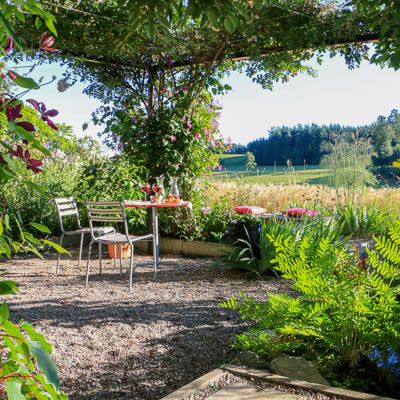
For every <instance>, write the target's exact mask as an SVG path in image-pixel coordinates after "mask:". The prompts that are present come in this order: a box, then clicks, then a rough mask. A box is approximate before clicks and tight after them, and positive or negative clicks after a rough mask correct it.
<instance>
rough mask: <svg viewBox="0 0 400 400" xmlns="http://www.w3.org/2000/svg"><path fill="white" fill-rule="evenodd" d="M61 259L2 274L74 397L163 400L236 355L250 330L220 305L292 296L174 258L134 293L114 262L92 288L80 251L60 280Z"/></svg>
mask: <svg viewBox="0 0 400 400" xmlns="http://www.w3.org/2000/svg"><path fill="white" fill-rule="evenodd" d="M63 259H64V260H65V259H66V257H65V256H63ZM55 260H56V256H55V254H48V255H47V256H46V260H40V259H37V258H25V259H23V258H20V259H13V260H11V261H1V262H0V269H8V270H9V272H10V274H9V276H8V278H10V279H13V280H15V281H16V282H17V283H18V286H19V289H20V291H21V293H20V294H18V295H16V296H8V297H7V302H8V304H9V307H10V312H11V314H10V315H11V319H12V320H13V321H14V322H18V321H19V320H20V318H24V319H25V320H27V321H29V322H31V323H33V324H34V326H35V327H36V329H37V330H38V331H39V332H41V333H43V334H44V335H45V336H46V338H47V339H48V340H49V341H50V342H51V344H52V345H53V358H54V360H55V361H56V363H57V365H58V367H59V372H60V377H61V384H62V389H63V390H64V391H65V392H67V393H68V395H69V396H70V399H73V400H74V399H76V400H77V399H144V400H148V399H149V400H156V399H160V398H161V397H163V396H165V395H167V394H168V393H170V392H173V391H175V390H176V389H177V388H179V387H181V386H183V385H185V384H187V383H188V382H190V381H192V380H194V379H196V378H198V377H199V376H201V375H203V374H205V373H206V372H208V371H210V370H212V369H213V368H215V367H216V366H218V365H219V364H220V363H222V362H226V361H229V360H230V359H232V358H233V352H232V350H231V348H230V344H231V340H232V337H233V335H234V334H235V333H236V332H238V331H239V330H242V329H244V327H245V324H244V322H243V321H241V320H240V319H239V318H238V316H237V315H236V314H234V313H232V312H231V311H229V310H226V309H224V308H222V307H220V306H219V305H218V304H219V303H220V302H222V301H224V300H226V299H228V298H230V297H231V296H232V295H235V296H238V295H239V292H240V291H243V292H244V293H247V294H251V295H253V296H255V297H257V298H265V291H266V290H268V291H271V292H285V291H286V292H287V291H289V287H288V284H287V282H284V281H276V280H275V281H260V280H258V281H254V280H248V279H245V278H244V276H243V274H240V273H237V272H236V273H232V272H231V271H229V272H227V270H225V269H217V270H214V271H212V272H210V271H209V267H210V265H211V264H212V262H213V260H211V259H204V258H203V259H201V258H198V259H193V258H192V259H190V258H181V259H179V260H178V259H176V258H172V257H169V258H168V257H167V258H166V257H163V260H168V261H170V264H168V265H167V264H166V265H164V266H163V267H162V269H161V270H160V272H159V274H158V282H156V283H155V282H153V281H152V270H151V267H145V268H142V269H138V270H137V276H136V278H135V279H134V284H133V290H132V292H131V293H130V292H129V291H128V280H127V274H126V273H125V274H124V277H123V280H121V279H120V277H119V272H118V271H115V270H114V266H113V264H112V263H111V262H110V261H108V262H107V263H106V264H105V265H104V268H103V271H104V272H103V275H102V276H99V275H98V274H97V261H93V263H92V270H93V271H94V272H95V271H96V272H95V274H94V275H93V276H91V279H90V285H89V288H88V290H85V288H84V271H85V264H86V263H85V262H84V263H83V265H81V266H80V267H78V266H77V256H76V253H74V254H73V258H72V259H69V260H67V261H63V264H64V267H65V268H64V274H63V275H62V276H58V277H57V276H55V273H54V272H55V266H56V261H55ZM148 260H149V259H148V258H147V257H144V256H142V257H139V258H138V259H137V260H136V262H138V263H139V262H146V261H148ZM178 261H179V262H180V263H181V264H182V265H183V273H179V268H178V265H177V264H178Z"/></svg>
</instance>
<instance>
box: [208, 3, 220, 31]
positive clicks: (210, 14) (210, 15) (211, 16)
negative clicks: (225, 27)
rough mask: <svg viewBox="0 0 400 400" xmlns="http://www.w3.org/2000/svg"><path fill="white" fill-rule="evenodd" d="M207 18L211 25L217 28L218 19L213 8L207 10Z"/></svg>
mask: <svg viewBox="0 0 400 400" xmlns="http://www.w3.org/2000/svg"><path fill="white" fill-rule="evenodd" d="M206 13H207V17H208V19H209V20H210V21H211V23H212V24H213V25H214V26H215V27H216V28H217V27H218V18H217V14H216V13H215V10H214V9H213V8H210V7H209V8H207V10H206Z"/></svg>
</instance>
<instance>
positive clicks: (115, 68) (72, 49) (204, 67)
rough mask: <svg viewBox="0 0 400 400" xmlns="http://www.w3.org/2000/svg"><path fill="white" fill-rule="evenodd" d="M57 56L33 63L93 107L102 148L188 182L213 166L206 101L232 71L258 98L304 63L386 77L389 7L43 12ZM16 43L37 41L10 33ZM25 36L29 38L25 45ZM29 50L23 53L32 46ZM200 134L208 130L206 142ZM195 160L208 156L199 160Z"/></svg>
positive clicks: (114, 6)
mask: <svg viewBox="0 0 400 400" xmlns="http://www.w3.org/2000/svg"><path fill="white" fill-rule="evenodd" d="M42 4H43V6H44V7H45V8H46V9H47V11H49V12H51V13H52V14H53V15H54V16H55V17H56V19H57V24H56V26H57V31H58V38H57V42H56V44H57V48H59V49H60V51H59V52H58V53H46V54H39V55H38V53H37V52H35V51H33V52H32V53H31V54H32V56H34V57H38V56H40V57H41V58H46V59H48V60H50V61H58V62H61V63H63V64H65V65H66V66H67V67H68V73H67V77H66V79H67V80H68V79H69V80H71V79H72V80H73V79H80V80H82V81H83V82H85V84H86V88H85V92H86V93H87V94H88V95H89V96H92V97H96V98H97V99H100V100H102V101H103V102H104V107H101V108H100V109H99V110H98V112H97V114H96V116H95V117H94V121H95V122H96V123H100V122H101V123H104V126H105V129H104V132H103V133H104V135H105V138H106V140H107V141H108V143H109V144H110V145H112V146H114V147H116V148H119V149H120V150H121V151H124V152H126V153H127V154H129V155H130V156H131V157H132V158H134V159H135V162H136V163H138V164H140V163H142V164H143V167H144V171H146V173H147V174H150V175H153V176H154V175H157V174H160V173H161V172H165V173H168V174H178V175H180V176H182V177H184V178H185V179H186V181H187V182H188V183H189V182H192V181H193V179H194V178H196V177H198V176H199V175H201V174H203V173H204V172H205V171H206V170H207V169H208V166H209V165H211V166H213V165H215V158H213V157H212V155H211V154H212V153H210V152H209V151H208V148H209V147H212V146H213V147H214V149H218V148H221V146H222V144H221V142H220V141H218V140H216V138H215V134H216V132H217V126H216V122H215V117H216V116H217V114H218V109H217V107H216V106H215V104H213V103H212V99H211V95H212V94H214V95H215V94H220V93H223V92H225V91H226V90H229V87H228V86H226V85H225V86H224V85H222V84H221V78H222V77H223V76H224V75H225V74H228V73H229V72H230V71H232V70H240V71H242V72H243V73H245V74H246V75H248V76H249V77H250V78H252V79H253V80H254V81H256V82H258V83H260V84H261V85H262V86H263V87H265V88H272V86H273V84H274V82H275V81H279V80H283V81H287V80H289V79H290V78H292V77H294V76H295V75H297V74H298V73H299V72H307V73H310V74H313V73H314V72H313V71H312V70H311V69H310V68H309V67H307V66H306V62H307V60H309V59H310V58H311V57H312V56H316V57H318V58H319V59H321V57H322V55H323V54H324V53H326V52H328V53H330V54H331V55H334V54H337V53H340V54H341V55H343V56H344V57H345V60H346V63H347V64H348V65H349V67H350V68H353V67H355V66H357V64H358V63H359V62H360V60H361V59H362V58H363V57H367V49H368V48H367V46H366V43H367V42H374V46H375V49H376V51H375V54H374V56H373V61H375V62H379V63H387V64H389V65H391V66H394V67H396V68H397V67H398V65H399V64H400V60H399V51H398V48H399V40H398V32H397V30H396V29H397V26H398V22H397V18H398V17H397V16H396V13H395V9H396V8H395V7H393V4H392V2H380V1H375V0H373V1H372V0H371V1H367V0H365V1H355V0H354V1H352V2H350V3H347V4H344V2H326V1H313V0H281V1H274V0H269V1H266V0H248V1H244V0H222V1H213V0H188V1H178V0H161V1H160V0H150V1H144V0H143V1H140V0H126V1H124V0H119V1H117V0H104V1H102V2H99V1H93V0H80V1H78V0H49V1H43V2H42ZM17 32H18V33H19V34H20V35H21V36H25V37H26V36H28V37H30V38H32V40H33V41H32V43H34V42H35V39H38V38H35V35H37V33H36V32H35V31H34V30H32V31H31V32H28V31H27V30H26V24H24V26H21V27H19V28H18V27H17ZM27 33H29V35H27ZM32 47H35V46H34V45H32ZM210 127H212V129H211V130H210ZM206 154H208V155H207V156H206Z"/></svg>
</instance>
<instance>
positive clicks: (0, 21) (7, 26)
mask: <svg viewBox="0 0 400 400" xmlns="http://www.w3.org/2000/svg"><path fill="white" fill-rule="evenodd" d="M0 25H3V26H4V28H5V30H6V31H7V33H8V34H9V35H10V36H11V37H12V39H13V41H14V43H15V44H16V45H17V46H18V47H19V48H20V49H21V50H22V43H21V41H20V40H19V37H18V36H17V35H16V34H15V32H14V29H13V27H12V26H11V25H10V23H9V22H8V20H7V18H6V17H5V16H4V15H3V13H2V12H1V11H0Z"/></svg>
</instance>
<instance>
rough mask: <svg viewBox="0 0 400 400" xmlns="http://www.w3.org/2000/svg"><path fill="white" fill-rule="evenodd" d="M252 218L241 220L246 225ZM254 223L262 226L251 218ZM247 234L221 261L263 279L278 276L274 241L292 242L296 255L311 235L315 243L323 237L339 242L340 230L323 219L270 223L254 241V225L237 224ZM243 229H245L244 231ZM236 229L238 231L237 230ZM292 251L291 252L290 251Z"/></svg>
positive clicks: (239, 239) (255, 219) (291, 249)
mask: <svg viewBox="0 0 400 400" xmlns="http://www.w3.org/2000/svg"><path fill="white" fill-rule="evenodd" d="M246 218H247V220H248V219H249V218H250V217H249V216H247V217H245V219H243V218H242V220H241V221H243V220H244V221H246ZM250 221H252V223H253V224H254V223H257V222H258V223H260V219H257V218H254V217H252V218H250ZM236 225H239V227H241V229H243V230H244V232H243V233H244V237H240V236H239V238H238V240H236V241H235V242H234V243H233V245H232V246H231V248H230V249H229V250H227V251H224V253H225V257H223V258H222V259H221V261H224V262H225V263H226V265H228V266H230V267H232V268H234V269H239V270H245V271H249V272H251V273H252V274H254V275H256V276H258V277H260V276H262V275H272V274H275V275H277V273H276V271H275V269H274V268H273V267H274V263H275V261H276V260H275V258H276V246H275V244H274V241H273V240H272V238H273V237H279V238H280V239H281V240H286V239H288V238H291V239H293V241H292V242H291V247H290V251H292V252H293V254H295V253H296V252H297V247H296V246H297V244H298V243H299V241H300V240H301V238H302V237H303V236H305V235H311V237H312V240H318V239H319V238H321V237H325V236H328V237H331V238H332V240H339V237H340V229H337V228H336V226H334V225H333V224H332V223H331V222H329V223H326V222H325V220H324V219H323V218H318V217H315V218H312V219H311V218H309V219H303V220H302V221H296V222H294V221H289V222H288V221H279V222H278V221H273V222H272V221H270V222H265V223H263V224H262V227H261V232H260V236H259V237H258V238H257V240H256V241H255V237H254V236H253V237H252V235H251V234H250V232H252V231H251V230H252V227H254V225H253V226H252V225H249V224H247V225H243V222H242V224H240V223H239V224H236ZM243 226H244V228H243ZM236 229H237V228H236ZM288 251H289V248H288Z"/></svg>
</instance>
